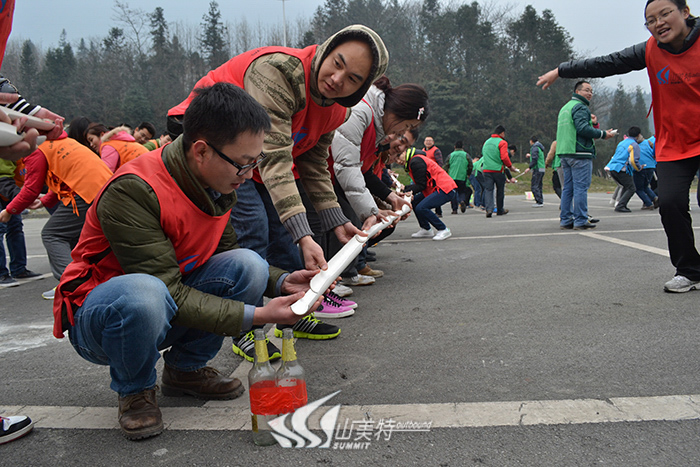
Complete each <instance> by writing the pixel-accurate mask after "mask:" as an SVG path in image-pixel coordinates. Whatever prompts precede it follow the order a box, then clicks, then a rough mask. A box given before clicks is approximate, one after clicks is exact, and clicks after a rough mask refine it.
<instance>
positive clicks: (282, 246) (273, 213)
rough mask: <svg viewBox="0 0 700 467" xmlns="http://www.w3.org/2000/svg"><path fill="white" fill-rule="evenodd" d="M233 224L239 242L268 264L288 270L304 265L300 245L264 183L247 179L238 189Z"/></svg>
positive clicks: (232, 211) (300, 267)
mask: <svg viewBox="0 0 700 467" xmlns="http://www.w3.org/2000/svg"><path fill="white" fill-rule="evenodd" d="M236 195H237V197H238V201H237V202H236V205H235V206H234V207H233V209H231V225H233V230H235V231H236V235H237V236H238V244H239V245H241V246H242V247H243V248H248V249H250V250H253V251H255V252H256V253H258V254H259V255H260V256H262V257H263V258H265V259H266V260H267V262H268V263H269V264H271V265H272V266H276V267H278V268H281V269H284V270H286V271H290V272H293V271H297V270H299V269H304V263H303V262H302V260H301V253H300V252H299V247H297V245H296V243H294V240H293V239H292V236H291V235H290V234H289V232H287V229H285V228H284V226H283V225H282V222H280V217H279V215H278V214H277V210H276V209H275V206H274V204H273V203H272V198H270V193H268V191H267V188H265V185H263V184H262V183H256V182H255V181H253V180H247V181H246V182H245V183H243V184H242V185H241V186H240V187H239V188H238V190H236Z"/></svg>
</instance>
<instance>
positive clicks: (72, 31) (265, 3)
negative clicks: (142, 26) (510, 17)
mask: <svg viewBox="0 0 700 467" xmlns="http://www.w3.org/2000/svg"><path fill="white" fill-rule="evenodd" d="M122 1H123V2H124V3H128V4H129V5H130V6H131V7H132V8H135V9H136V8H138V9H141V10H143V11H146V12H152V11H153V10H154V9H155V8H156V7H158V6H161V7H163V9H164V13H165V18H166V20H167V21H168V22H178V21H183V22H186V23H191V24H193V25H196V24H199V23H200V22H201V18H202V16H203V15H204V14H205V13H206V12H207V10H208V8H209V7H208V5H209V2H208V1H206V0H198V1H192V0H138V1H135V0H122ZM448 1H449V0H443V1H442V3H443V4H447V3H448ZM456 1H457V3H459V2H460V1H461V0H456ZM492 1H493V0H492ZM698 1H699V0H690V1H689V2H688V3H689V5H690V6H691V11H693V7H694V6H695V4H696V3H698ZM466 2H471V0H465V1H464V3H466ZM323 3H324V1H323V0H286V1H285V2H284V5H285V9H286V17H287V21H288V22H291V21H294V20H295V19H297V18H299V17H305V18H311V17H312V16H313V13H314V11H315V10H316V8H317V7H318V6H319V5H322V4H323ZM480 3H483V1H480ZM496 3H498V4H500V5H503V6H508V5H511V6H513V8H514V10H513V12H514V13H515V14H520V13H521V12H522V11H523V9H524V8H525V6H526V5H532V6H533V7H534V8H535V9H536V10H537V11H538V12H541V11H542V10H544V9H550V10H552V12H553V13H554V16H555V18H556V19H557V21H558V22H559V24H560V25H561V26H563V27H564V28H565V29H566V30H567V31H569V33H570V34H571V36H572V37H573V39H574V49H575V50H576V51H578V52H580V53H582V54H584V53H585V55H586V56H594V55H602V54H607V53H610V52H614V51H617V50H621V49H623V48H625V47H628V46H630V45H633V44H636V43H639V42H643V41H645V40H647V39H648V38H649V33H648V32H647V30H646V29H645V28H644V26H643V25H642V23H643V22H644V4H645V3H646V2H645V1H644V0H586V1H571V0H529V1H527V0H496ZM282 5H283V3H282V0H219V8H220V10H221V13H222V18H223V19H224V21H231V22H235V21H237V19H238V18H240V17H242V16H243V17H245V18H246V19H247V20H248V22H250V23H257V22H258V21H260V22H261V23H263V24H269V23H281V22H282ZM113 6H114V2H113V1H111V0H92V1H90V2H87V1H85V0H63V1H61V2H57V1H55V0H17V1H16V7H15V18H14V26H13V31H12V35H11V36H10V38H11V39H13V38H15V39H17V38H20V39H32V41H34V42H36V43H39V44H41V45H42V46H43V47H50V46H56V44H57V43H58V38H59V36H60V34H61V31H62V30H63V29H65V30H66V33H67V37H68V40H69V41H70V42H71V43H77V41H78V40H80V38H91V37H97V38H102V37H104V36H105V35H106V33H107V31H108V30H109V28H111V27H113V26H115V25H116V23H115V21H114V20H113V17H114V12H113ZM389 52H390V53H391V51H389ZM542 71H543V72H544V71H547V70H542ZM619 79H620V78H618V77H613V78H608V79H606V80H605V81H604V83H605V84H606V85H607V86H611V87H614V86H616V85H617V82H618V80H619ZM622 80H623V84H624V85H625V86H628V87H634V86H637V85H641V86H642V88H643V89H644V90H645V91H648V90H649V82H648V79H647V75H646V71H638V72H634V73H630V74H628V75H624V76H623V77H622Z"/></svg>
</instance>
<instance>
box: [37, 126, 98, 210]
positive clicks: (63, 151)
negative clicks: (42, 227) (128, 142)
mask: <svg viewBox="0 0 700 467" xmlns="http://www.w3.org/2000/svg"><path fill="white" fill-rule="evenodd" d="M38 149H39V150H40V151H41V152H42V153H43V154H44V156H45V157H46V160H47V162H48V163H49V169H48V171H47V172H46V185H47V186H48V187H49V190H51V191H53V192H54V193H56V194H57V195H58V197H59V198H60V199H61V201H63V204H64V205H65V206H68V203H73V212H75V213H76V214H77V213H78V208H77V206H76V204H75V198H74V196H75V195H76V194H77V195H78V196H80V197H81V198H82V199H83V201H85V202H86V203H88V204H90V203H92V201H93V200H94V199H95V196H97V193H98V192H99V191H100V189H102V187H103V186H104V185H105V183H107V181H108V180H109V178H110V177H111V176H112V171H111V170H109V168H107V166H106V165H105V163H104V162H102V159H100V158H98V157H96V156H95V153H94V152H92V151H91V150H90V149H89V148H88V147H87V146H83V145H82V144H80V143H79V142H77V141H76V140H74V139H71V138H61V139H55V140H49V141H46V142H45V143H43V144H41V145H40V146H39V148H38Z"/></svg>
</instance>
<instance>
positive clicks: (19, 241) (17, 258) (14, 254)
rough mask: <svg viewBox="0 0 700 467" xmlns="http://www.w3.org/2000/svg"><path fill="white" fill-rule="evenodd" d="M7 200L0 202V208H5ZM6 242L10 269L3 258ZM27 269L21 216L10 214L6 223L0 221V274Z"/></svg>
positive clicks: (13, 273)
mask: <svg viewBox="0 0 700 467" xmlns="http://www.w3.org/2000/svg"><path fill="white" fill-rule="evenodd" d="M8 204H10V203H9V202H4V201H3V202H0V205H1V206H2V209H5V208H6V207H7V205H8ZM3 237H4V242H7V252H8V253H9V254H10V269H9V271H8V269H7V260H6V259H5V246H4V242H3ZM26 270H27V245H26V244H25V243H24V230H23V225H22V216H20V215H19V214H17V215H14V216H10V220H9V221H8V222H7V223H4V222H0V276H6V275H7V274H8V273H9V274H12V275H13V276H15V275H17V274H21V273H23V272H24V271H26Z"/></svg>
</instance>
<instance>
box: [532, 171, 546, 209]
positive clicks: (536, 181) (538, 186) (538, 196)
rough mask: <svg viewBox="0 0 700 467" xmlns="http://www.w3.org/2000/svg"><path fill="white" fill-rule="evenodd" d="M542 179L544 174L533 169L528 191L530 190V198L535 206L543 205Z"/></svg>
mask: <svg viewBox="0 0 700 467" xmlns="http://www.w3.org/2000/svg"><path fill="white" fill-rule="evenodd" d="M543 179H544V172H540V171H539V170H538V169H535V170H534V171H533V172H532V181H531V182H530V190H532V196H533V197H534V198H535V202H536V203H537V204H543V203H544V196H542V180H543Z"/></svg>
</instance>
